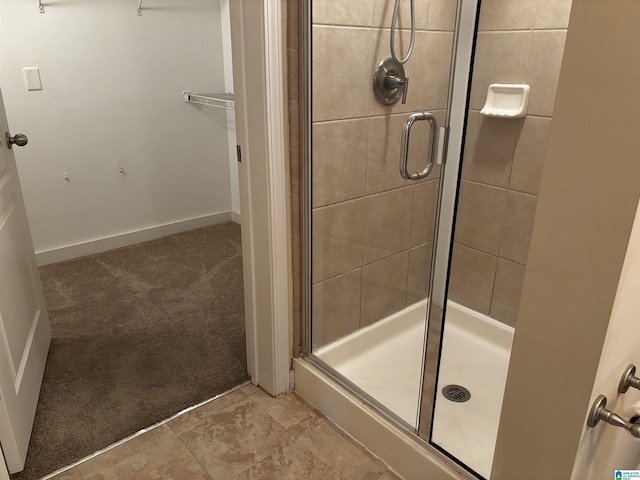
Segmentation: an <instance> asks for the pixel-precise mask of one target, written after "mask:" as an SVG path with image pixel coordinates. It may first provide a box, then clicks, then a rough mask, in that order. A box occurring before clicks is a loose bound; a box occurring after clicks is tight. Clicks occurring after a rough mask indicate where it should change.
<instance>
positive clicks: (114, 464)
mask: <svg viewBox="0 0 640 480" xmlns="http://www.w3.org/2000/svg"><path fill="white" fill-rule="evenodd" d="M159 427H161V425H159V426H158V427H154V429H156V428H159ZM167 430H168V431H167V432H165V433H164V435H162V436H161V437H159V438H156V439H155V440H154V441H153V442H151V443H150V444H149V445H147V446H146V447H144V448H143V449H142V450H139V451H137V452H136V453H134V454H133V455H128V456H127V457H125V458H122V459H121V460H118V461H116V462H115V463H113V464H111V465H109V466H108V467H106V468H102V469H100V470H98V471H96V473H94V474H92V475H91V476H90V477H89V478H87V477H85V476H84V474H83V473H82V471H81V470H80V466H81V465H82V464H79V465H76V466H75V467H74V468H76V469H77V470H78V472H79V473H80V475H82V478H83V479H84V480H91V479H92V478H93V477H95V476H96V475H99V474H101V473H102V472H104V471H105V470H110V469H112V468H115V467H117V466H118V465H122V464H123V463H125V462H127V461H129V460H131V459H132V458H135V457H137V456H139V455H141V454H143V453H145V452H146V451H147V450H149V449H150V448H152V447H154V446H156V445H157V444H158V443H159V442H161V441H162V440H165V439H166V438H169V437H170V436H171V435H173V436H175V437H176V439H177V440H178V441H180V438H178V436H177V435H176V434H175V433H174V432H173V431H172V430H171V429H170V428H169V429H167ZM135 438H138V437H134V438H132V439H131V440H134V439H135ZM128 441H130V440H128ZM126 443H127V442H125V443H123V444H121V445H126ZM118 446H120V445H118ZM115 448H117V447H115ZM115 448H114V449H112V450H108V451H107V452H104V453H102V454H100V455H98V456H97V457H94V458H91V459H89V460H87V461H86V462H84V463H89V462H90V461H91V460H95V459H97V458H99V457H100V456H101V455H104V454H106V453H109V452H112V451H113V450H115ZM189 453H191V452H189Z"/></svg>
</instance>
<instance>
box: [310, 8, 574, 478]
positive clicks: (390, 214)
mask: <svg viewBox="0 0 640 480" xmlns="http://www.w3.org/2000/svg"><path fill="white" fill-rule="evenodd" d="M303 10H304V11H305V35H304V37H305V40H306V46H305V55H306V62H304V63H305V65H306V70H305V72H306V75H307V95H306V99H305V100H306V102H305V103H306V107H307V108H306V110H307V111H306V115H307V119H306V120H307V121H306V123H305V125H304V127H305V131H306V133H305V148H306V164H305V168H306V170H305V191H304V193H305V208H304V219H305V222H304V223H305V234H306V239H305V249H306V253H305V256H304V257H305V262H304V263H305V267H306V269H305V272H304V276H305V281H306V288H305V298H306V301H305V309H306V311H305V317H306V318H305V322H304V326H305V329H306V332H305V343H306V344H305V346H304V352H305V354H306V356H307V358H308V359H309V360H310V361H311V362H312V363H314V364H315V365H316V366H317V367H318V368H320V369H321V370H323V371H324V372H325V373H326V374H328V375H329V376H330V377H332V378H333V379H334V380H336V381H338V382H340V383H341V384H342V385H343V386H345V387H346V388H347V389H348V390H350V391H351V392H353V393H354V394H355V395H356V396H358V397H359V398H360V399H361V400H363V401H364V402H365V403H367V404H368V405H370V406H371V407H372V408H374V409H375V410H377V411H378V412H379V413H380V414H382V415H383V416H385V417H386V418H387V419H390V420H392V421H393V422H394V423H396V425H398V426H400V427H401V428H403V429H404V430H405V431H406V432H407V433H408V434H409V435H412V436H414V437H415V438H418V437H419V438H421V439H422V440H425V441H427V442H428V443H429V444H430V445H431V446H433V447H435V449H437V450H439V451H440V452H442V453H443V454H444V455H446V456H448V457H449V458H451V459H453V460H455V461H456V462H457V463H459V464H460V465H462V466H463V467H464V468H465V469H466V470H467V471H468V472H469V474H470V475H475V476H478V477H483V478H490V476H491V466H492V460H493V451H494V448H495V440H496V435H497V431H498V424H499V419H500V411H501V404H502V396H503V393H504V386H505V381H506V377H507V371H508V365H509V356H510V351H511V343H512V340H513V336H514V332H515V328H516V320H517V313H518V304H519V298H520V290H521V288H522V282H523V278H524V274H525V270H526V262H527V253H528V246H529V238H530V234H531V230H532V226H533V218H534V214H535V206H536V200H537V193H538V188H539V183H540V176H541V171H542V168H543V163H544V156H545V150H546V144H547V137H548V132H549V125H550V123H551V117H552V113H553V104H554V98H555V89H556V86H557V79H558V75H559V70H560V63H561V60H562V53H563V50H564V41H565V36H566V27H567V23H568V17H569V10H570V1H566V0H563V1H558V2H549V1H545V0H529V1H526V2H518V4H517V6H516V5H513V2H508V1H499V0H485V1H483V2H482V5H480V2H478V1H477V0H459V1H458V2H456V1H455V0H396V1H394V0H376V1H374V2H372V1H364V0H363V1H357V2H348V3H345V2H341V1H340V0H323V1H318V0H306V1H303ZM488 92H490V93H488Z"/></svg>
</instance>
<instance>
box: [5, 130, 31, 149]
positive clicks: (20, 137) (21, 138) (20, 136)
mask: <svg viewBox="0 0 640 480" xmlns="http://www.w3.org/2000/svg"><path fill="white" fill-rule="evenodd" d="M5 136H6V138H7V147H8V148H11V146H12V145H14V144H15V145H17V146H19V147H24V146H25V145H26V144H27V143H29V139H28V138H27V136H26V135H25V134H24V133H16V134H15V135H14V136H13V137H12V136H11V134H10V133H9V132H7V133H6V134H5Z"/></svg>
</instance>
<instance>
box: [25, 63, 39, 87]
mask: <svg viewBox="0 0 640 480" xmlns="http://www.w3.org/2000/svg"><path fill="white" fill-rule="evenodd" d="M22 72H23V73H24V83H25V85H26V86H27V91H28V92H31V91H35V90H42V81H41V80H40V69H39V68H38V67H24V68H23V69H22Z"/></svg>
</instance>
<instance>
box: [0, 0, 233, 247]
mask: <svg viewBox="0 0 640 480" xmlns="http://www.w3.org/2000/svg"><path fill="white" fill-rule="evenodd" d="M136 6H137V2H136V1H134V0H110V1H94V0H79V1H69V2H67V1H45V8H46V13H44V14H40V13H39V11H38V6H37V2H35V1H27V2H25V1H23V0H3V1H2V2H1V3H0V35H1V36H0V85H1V86H2V89H3V93H4V97H5V103H6V108H7V116H8V119H9V125H10V127H11V130H12V132H14V133H16V132H24V133H26V134H27V135H28V136H29V145H28V146H27V147H25V148H22V149H16V160H17V163H18V168H19V174H20V180H21V183H22V187H23V192H24V196H25V201H26V205H27V211H28V214H29V223H30V225H31V230H32V234H33V239H34V244H35V249H36V251H37V252H41V251H46V250H50V249H56V248H59V247H64V246H68V245H72V244H75V243H82V242H88V241H92V240H96V239H101V238H105V237H112V236H115V235H119V234H122V233H125V232H135V231H139V230H142V229H146V228H150V227H155V226H159V225H164V224H171V223H173V222H181V221H184V220H189V219H193V218H198V217H204V218H201V219H200V220H201V222H205V223H206V222H208V221H210V220H211V221H213V220H215V218H218V217H215V218H210V217H209V216H210V215H212V214H215V213H219V212H226V217H227V218H228V217H229V213H228V212H229V211H230V210H231V191H230V185H229V157H228V145H227V134H226V112H225V111H224V110H221V109H214V108H211V107H205V106H196V105H193V104H187V103H184V101H183V97H182V94H181V92H182V91H183V90H190V91H192V92H215V91H224V90H225V78H224V73H223V72H224V67H223V53H222V36H221V15H220V4H219V2H218V1H215V0H144V3H143V8H144V10H143V15H142V16H138V15H137V14H136ZM25 66H38V67H39V68H40V72H41V76H42V83H43V88H44V89H43V90H42V91H40V92H27V91H26V89H25V86H24V84H23V77H22V68H23V67H25ZM120 168H124V170H125V172H126V174H125V175H123V174H122V173H120ZM65 174H68V176H69V181H65V180H64V178H63V176H64V175H65Z"/></svg>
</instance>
